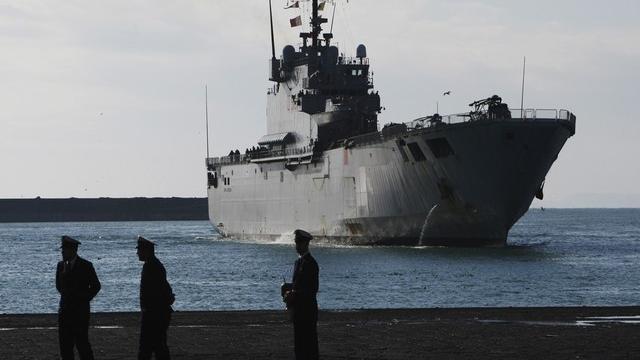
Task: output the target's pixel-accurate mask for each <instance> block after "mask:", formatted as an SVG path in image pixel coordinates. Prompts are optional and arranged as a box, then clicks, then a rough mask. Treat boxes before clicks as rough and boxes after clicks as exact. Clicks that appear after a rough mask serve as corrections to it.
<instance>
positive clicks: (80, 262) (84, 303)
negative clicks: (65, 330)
mask: <svg viewBox="0 0 640 360" xmlns="http://www.w3.org/2000/svg"><path fill="white" fill-rule="evenodd" d="M56 289H58V292H59V293H60V311H64V310H78V311H80V310H85V311H87V312H88V311H89V302H90V301H91V300H92V299H93V298H94V297H95V296H96V295H97V294H98V292H99V291H100V281H99V280H98V276H97V275H96V271H95V269H94V268H93V264H91V262H89V261H87V260H85V259H83V258H81V257H79V256H78V257H77V258H76V261H75V264H74V265H73V267H72V268H71V269H70V270H67V272H65V271H64V261H60V262H58V267H57V269H56Z"/></svg>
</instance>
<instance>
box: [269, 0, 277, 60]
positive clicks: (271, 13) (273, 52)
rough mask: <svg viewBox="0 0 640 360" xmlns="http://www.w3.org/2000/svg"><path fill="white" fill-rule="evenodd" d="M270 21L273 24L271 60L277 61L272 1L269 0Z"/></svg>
mask: <svg viewBox="0 0 640 360" xmlns="http://www.w3.org/2000/svg"><path fill="white" fill-rule="evenodd" d="M269 21H270V22H271V60H275V59H276V42H275V40H274V38H273V11H272V10H271V0H269Z"/></svg>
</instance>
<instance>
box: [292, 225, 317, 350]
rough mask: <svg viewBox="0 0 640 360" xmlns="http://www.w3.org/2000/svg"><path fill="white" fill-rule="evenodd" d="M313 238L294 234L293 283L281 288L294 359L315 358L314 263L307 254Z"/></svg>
mask: <svg viewBox="0 0 640 360" xmlns="http://www.w3.org/2000/svg"><path fill="white" fill-rule="evenodd" d="M311 239H313V237H312V236H311V235H310V234H309V233H308V232H306V231H304V230H296V231H295V242H296V252H297V253H298V255H299V256H300V257H299V258H298V260H296V263H295V266H294V269H293V282H292V283H291V284H285V285H283V286H284V287H283V289H284V291H283V298H284V301H285V302H286V303H287V308H288V309H289V311H291V312H292V314H291V315H292V320H293V332H294V342H295V353H296V359H298V360H315V359H318V356H319V355H318V331H317V323H318V302H317V300H316V294H317V293H318V273H319V269H318V263H317V262H316V260H315V259H314V258H313V256H311V253H309V241H311Z"/></svg>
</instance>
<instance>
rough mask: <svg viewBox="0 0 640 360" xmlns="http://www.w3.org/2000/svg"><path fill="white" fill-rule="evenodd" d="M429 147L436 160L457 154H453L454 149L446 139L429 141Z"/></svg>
mask: <svg viewBox="0 0 640 360" xmlns="http://www.w3.org/2000/svg"><path fill="white" fill-rule="evenodd" d="M427 145H428V146H429V149H431V152H432V153H433V156H435V157H436V158H443V157H447V156H449V155H454V154H455V152H453V148H452V147H451V145H449V142H448V141H447V139H445V138H435V139H430V140H427Z"/></svg>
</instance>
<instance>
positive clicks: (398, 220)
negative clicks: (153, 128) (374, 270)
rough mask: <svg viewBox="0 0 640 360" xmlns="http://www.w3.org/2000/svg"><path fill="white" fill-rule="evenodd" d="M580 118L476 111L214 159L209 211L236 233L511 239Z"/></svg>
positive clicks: (411, 241) (428, 240)
mask: <svg viewBox="0 0 640 360" xmlns="http://www.w3.org/2000/svg"><path fill="white" fill-rule="evenodd" d="M574 130H575V118H574V119H573V120H572V121H571V120H570V119H566V120H558V119H548V120H545V119H538V120H535V121H531V120H526V119H525V120H522V119H513V120H508V121H507V120H484V121H474V122H472V121H467V122H462V123H457V124H440V126H431V127H428V128H424V129H413V130H410V131H404V132H400V133H397V134H395V135H387V136H385V135H384V132H383V133H376V134H370V135H365V136H361V137H359V138H354V139H350V140H349V141H348V142H345V145H344V146H343V147H339V148H333V149H331V150H327V151H324V152H322V153H320V154H313V155H311V154H304V153H302V154H299V156H297V158H296V157H293V158H292V157H283V158H282V159H277V158H274V159H262V160H260V161H252V160H248V159H245V158H244V157H241V158H236V159H232V160H231V161H227V162H220V160H219V159H207V164H208V166H209V167H210V168H215V170H216V173H217V174H219V175H218V176H219V180H218V181H217V186H209V189H208V196H209V217H210V220H211V222H212V224H213V225H214V226H217V227H218V229H219V230H220V231H221V232H222V233H223V234H225V235H227V236H231V237H236V238H251V239H271V240H273V239H275V238H278V237H280V236H282V235H283V234H287V233H291V232H293V230H295V229H297V228H302V229H305V230H307V231H309V232H310V233H312V234H313V235H314V236H315V237H317V238H320V239H321V240H324V241H327V242H331V243H339V244H350V245H351V244H354V245H445V246H456V245H463V246H481V245H503V244H505V242H506V239H507V234H508V231H509V229H510V228H511V227H512V226H513V224H514V223H515V222H516V221H517V220H518V219H519V218H520V217H521V216H522V215H523V214H524V213H525V212H526V211H527V209H528V208H529V206H530V204H531V202H532V200H533V198H534V196H535V195H536V193H537V192H538V191H539V189H540V187H541V184H542V183H543V181H544V179H545V176H546V174H547V172H548V171H549V169H550V167H551V165H552V164H553V162H554V161H555V159H556V158H557V156H558V154H559V152H560V150H561V149H562V147H563V145H564V143H565V142H566V140H567V139H568V138H569V137H570V136H571V135H573V133H574Z"/></svg>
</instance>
